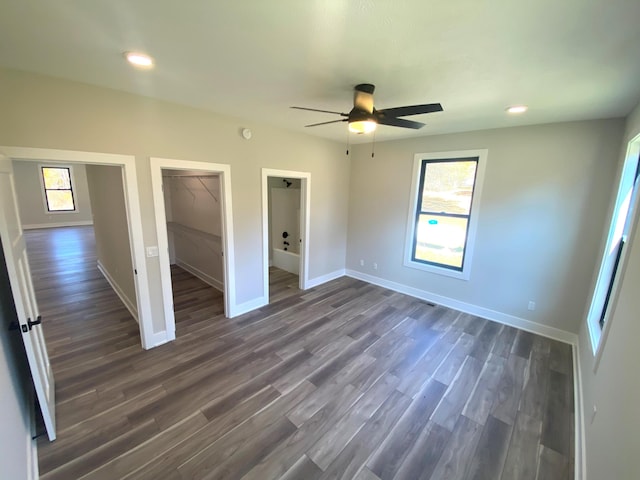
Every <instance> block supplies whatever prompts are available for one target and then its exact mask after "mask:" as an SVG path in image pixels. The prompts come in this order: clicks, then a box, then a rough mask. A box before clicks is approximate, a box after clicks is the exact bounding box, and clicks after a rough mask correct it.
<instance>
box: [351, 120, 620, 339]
mask: <svg viewBox="0 0 640 480" xmlns="http://www.w3.org/2000/svg"><path fill="white" fill-rule="evenodd" d="M623 127H624V122H623V121H622V120H600V121H588V122H573V123H562V124H553V125H538V126H531V127H518V128H508V129H498V130H485V131H478V132H469V133H461V134H453V135H438V136H429V137H422V138H416V139H412V140H401V141H394V142H383V143H378V144H376V146H375V157H374V158H371V145H358V146H356V147H355V148H353V158H352V160H351V161H352V169H351V187H350V199H349V234H348V248H347V268H348V269H352V270H356V271H360V272H363V273H366V274H369V275H375V276H377V277H380V278H382V279H385V280H388V281H393V282H397V283H400V284H402V285H405V286H409V287H413V288H416V289H420V290H423V291H427V292H430V293H431V294H436V295H440V296H444V297H447V298H449V299H453V300H455V301H458V302H464V303H465V304H470V305H472V306H477V307H482V308H485V309H489V310H492V311H494V312H498V313H500V314H506V315H511V316H515V317H518V318H520V319H525V320H529V321H533V322H537V323H539V324H543V325H546V326H550V327H555V328H558V329H561V330H564V331H569V332H575V333H577V332H578V328H579V324H580V320H581V317H582V314H583V310H584V302H585V298H586V297H587V295H588V290H589V287H590V281H591V272H592V271H593V268H594V265H595V262H596V260H595V259H596V257H597V251H598V247H599V244H600V239H601V235H600V232H601V229H602V224H603V222H604V218H605V214H606V210H607V206H608V202H609V196H610V193H611V190H612V184H613V177H614V174H615V172H616V166H617V159H618V152H619V145H620V141H621V138H622V133H623ZM469 149H488V162H487V168H486V172H485V179H484V187H483V193H482V198H481V204H480V216H479V222H478V230H477V237H476V243H475V252H474V256H473V263H472V268H471V278H470V280H469V281H464V280H459V279H455V278H451V277H445V276H442V275H437V274H433V273H429V272H424V271H420V270H416V269H413V268H409V267H405V266H403V255H404V244H405V235H406V227H407V214H408V208H409V195H410V187H411V176H412V166H413V161H414V154H416V153H426V152H442V151H453V150H469ZM360 259H363V260H364V261H365V266H364V267H361V266H360V263H359V260H360ZM374 262H376V263H377V264H378V270H377V271H375V270H373V269H372V268H371V266H372V264H373V263H374ZM530 300H532V301H534V302H536V304H537V308H536V310H535V311H528V310H527V306H528V302H529V301H530Z"/></svg>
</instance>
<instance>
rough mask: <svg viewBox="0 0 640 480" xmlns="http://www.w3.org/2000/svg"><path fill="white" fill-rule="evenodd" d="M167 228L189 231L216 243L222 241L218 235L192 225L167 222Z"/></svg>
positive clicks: (176, 231) (172, 230)
mask: <svg viewBox="0 0 640 480" xmlns="http://www.w3.org/2000/svg"><path fill="white" fill-rule="evenodd" d="M167 230H169V231H170V232H175V233H189V234H191V235H194V236H198V237H200V238H203V239H205V240H211V241H214V242H218V243H220V242H221V241H222V237H221V236H220V235H216V234H214V233H209V232H205V231H203V230H198V229H197V228H193V227H187V226H186V225H183V224H181V223H178V222H167Z"/></svg>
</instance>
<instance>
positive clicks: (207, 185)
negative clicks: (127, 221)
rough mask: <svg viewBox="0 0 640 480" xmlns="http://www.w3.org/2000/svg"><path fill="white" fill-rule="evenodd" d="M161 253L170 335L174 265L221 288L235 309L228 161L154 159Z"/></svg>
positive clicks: (171, 335)
mask: <svg viewBox="0 0 640 480" xmlns="http://www.w3.org/2000/svg"><path fill="white" fill-rule="evenodd" d="M150 163H151V185H152V189H153V200H154V206H155V214H156V232H157V235H158V257H159V261H160V279H161V283H162V292H163V299H164V300H163V301H164V315H165V327H166V335H167V340H168V341H171V340H174V339H175V338H176V324H175V312H174V304H173V293H174V292H173V285H172V280H171V278H172V277H171V265H177V266H179V267H180V268H182V269H183V270H186V271H188V272H189V273H191V274H192V275H194V276H196V277H198V278H200V279H201V280H203V281H204V282H205V283H207V284H208V285H210V286H212V287H214V288H216V289H218V290H221V291H222V293H223V297H224V312H225V316H226V317H228V318H230V317H233V316H234V314H235V308H236V305H235V276H234V267H235V264H234V253H233V221H232V216H231V178H230V177H231V173H230V167H229V165H222V164H215V163H207V162H192V161H187V160H173V159H166V158H151V160H150Z"/></svg>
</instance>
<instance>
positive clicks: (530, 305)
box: [527, 300, 536, 312]
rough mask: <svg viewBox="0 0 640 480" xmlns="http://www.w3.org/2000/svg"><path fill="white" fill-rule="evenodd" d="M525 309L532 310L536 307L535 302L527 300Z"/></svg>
mask: <svg viewBox="0 0 640 480" xmlns="http://www.w3.org/2000/svg"><path fill="white" fill-rule="evenodd" d="M527 309H529V310H531V311H532V312H533V311H534V310H535V309H536V302H534V301H533V300H529V306H528V307H527Z"/></svg>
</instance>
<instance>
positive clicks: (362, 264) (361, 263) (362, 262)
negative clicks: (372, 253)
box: [360, 259, 364, 267]
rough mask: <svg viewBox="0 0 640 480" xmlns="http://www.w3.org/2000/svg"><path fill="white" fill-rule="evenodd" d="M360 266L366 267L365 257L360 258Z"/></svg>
mask: <svg viewBox="0 0 640 480" xmlns="http://www.w3.org/2000/svg"><path fill="white" fill-rule="evenodd" d="M360 266H361V267H364V260H363V259H360Z"/></svg>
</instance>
